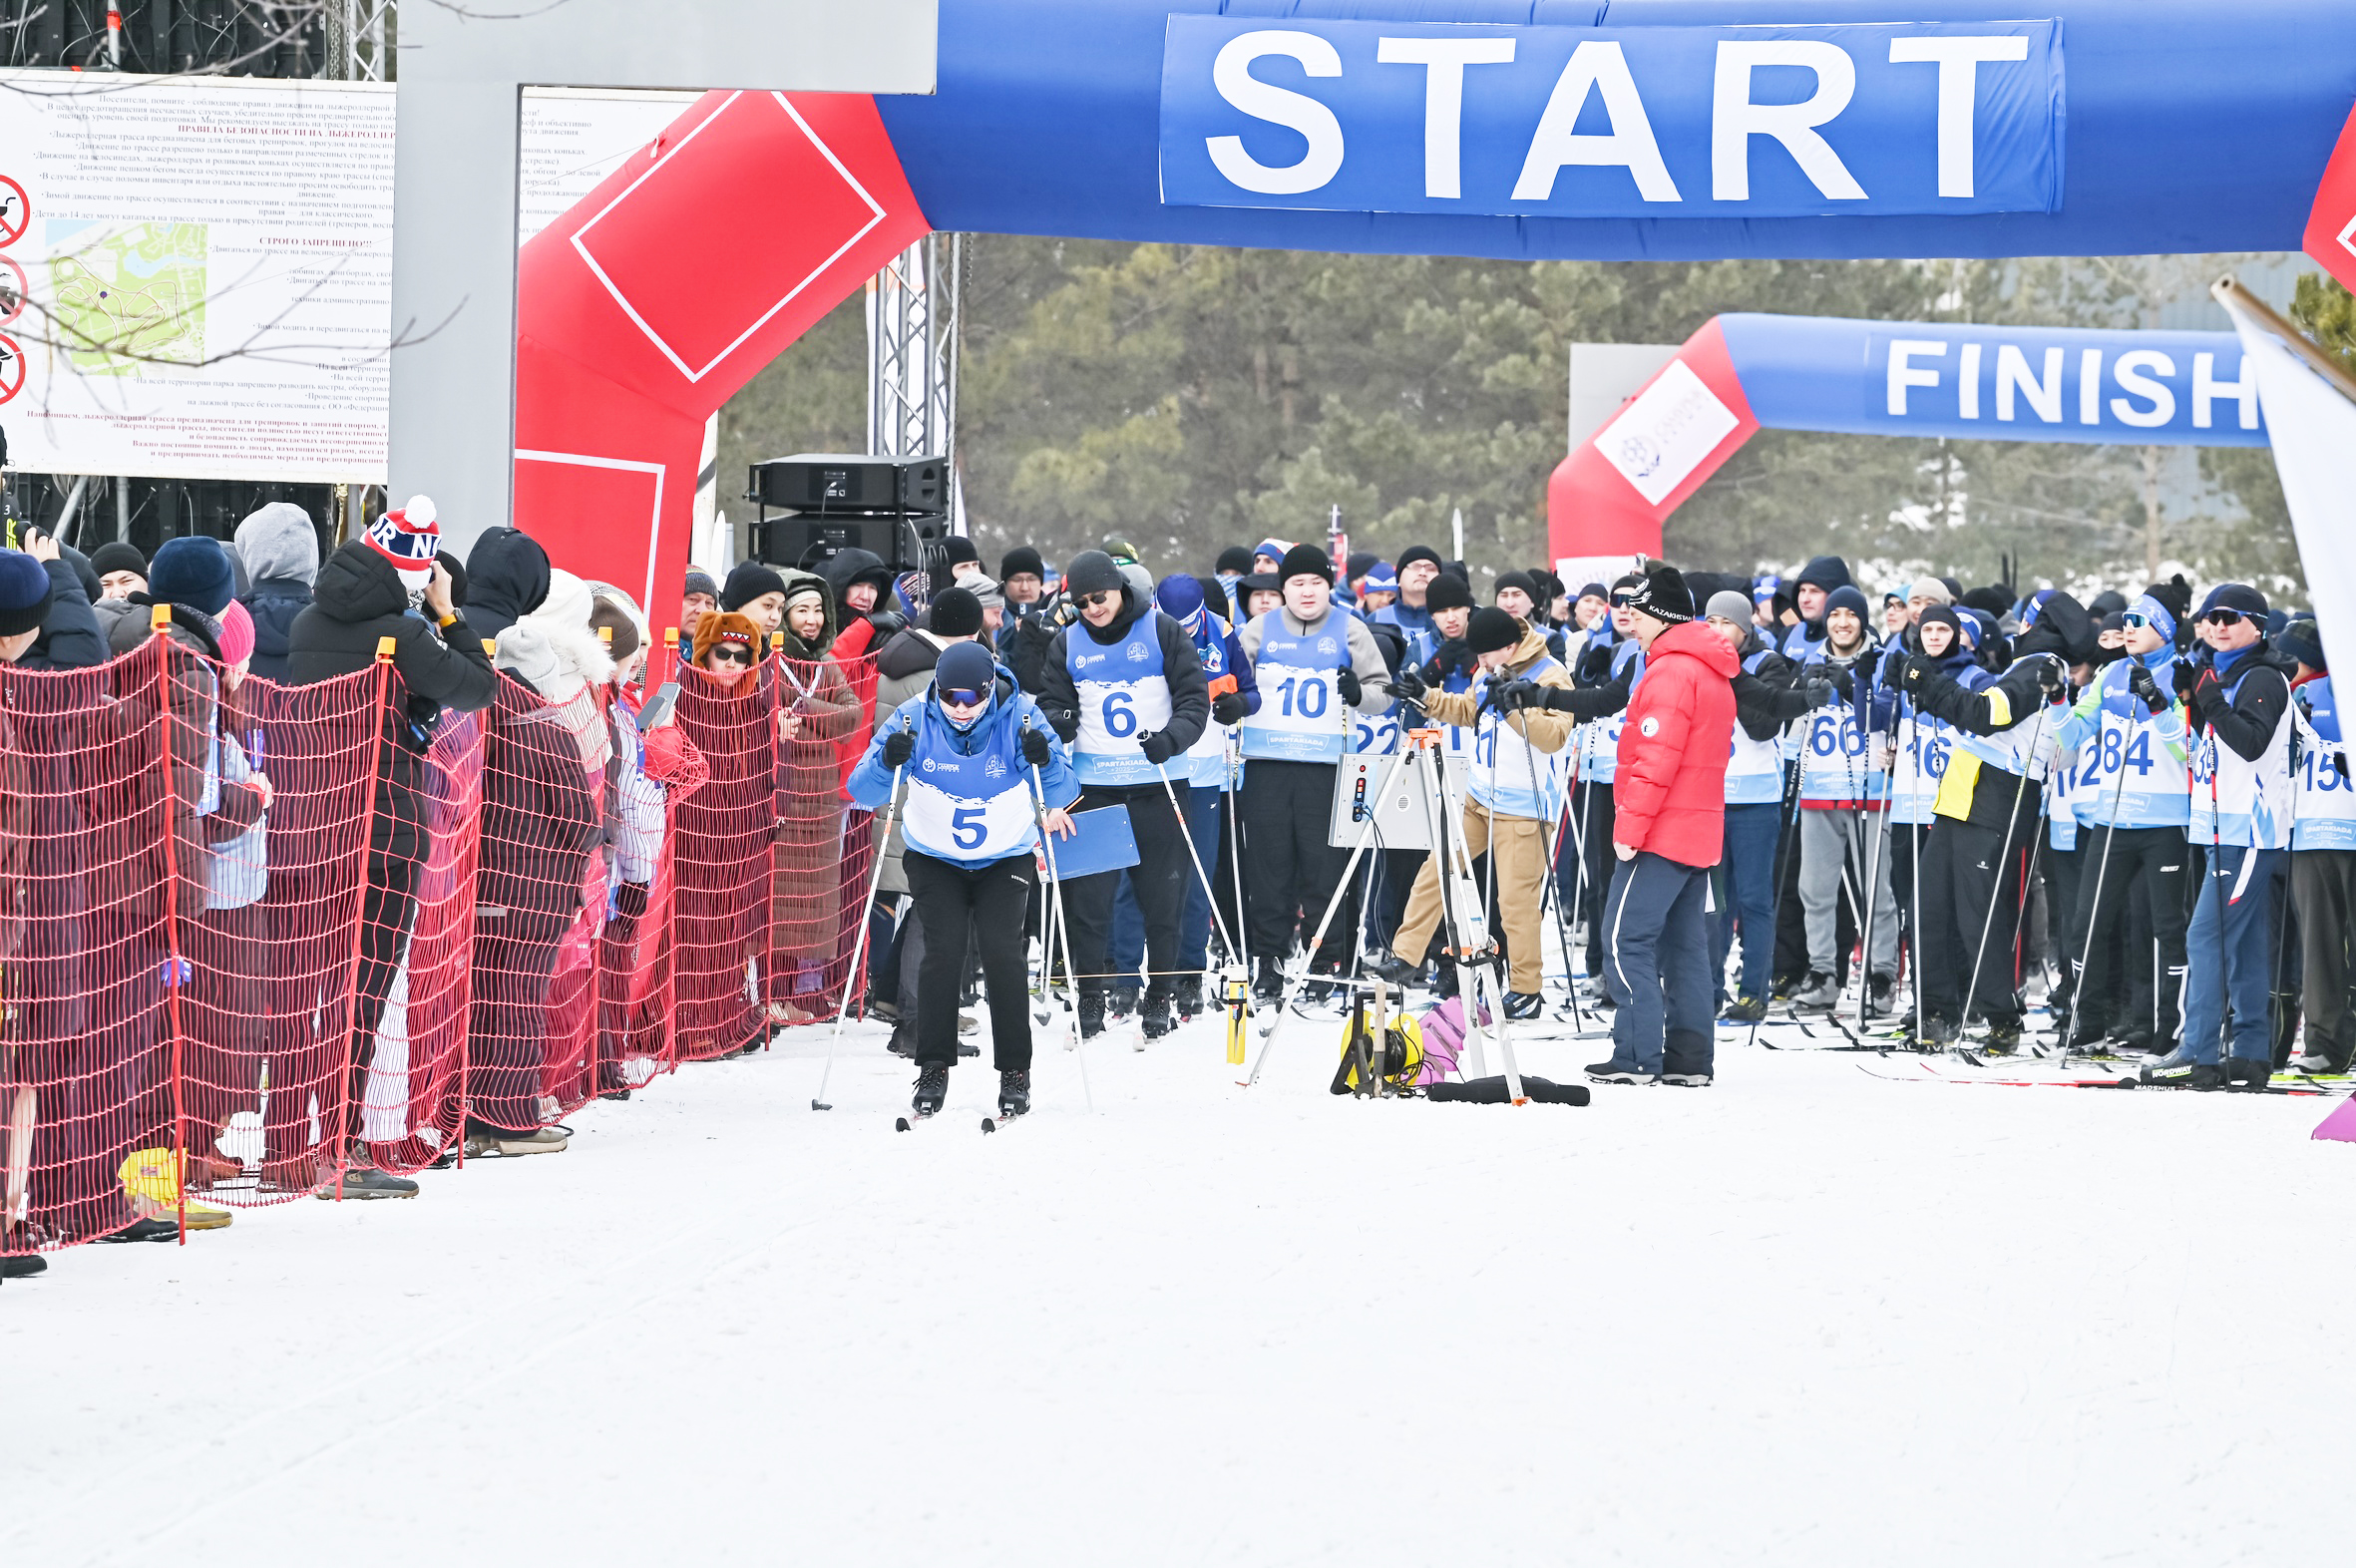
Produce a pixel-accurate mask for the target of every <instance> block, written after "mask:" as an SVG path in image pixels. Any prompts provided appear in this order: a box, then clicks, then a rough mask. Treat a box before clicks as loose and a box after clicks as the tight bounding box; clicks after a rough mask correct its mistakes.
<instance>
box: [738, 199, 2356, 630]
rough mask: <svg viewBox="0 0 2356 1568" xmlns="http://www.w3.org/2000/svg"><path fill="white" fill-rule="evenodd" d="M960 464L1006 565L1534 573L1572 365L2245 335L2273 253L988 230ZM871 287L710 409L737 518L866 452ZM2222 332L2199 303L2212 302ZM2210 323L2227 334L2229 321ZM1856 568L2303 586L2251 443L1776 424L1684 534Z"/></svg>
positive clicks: (1709, 551)
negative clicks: (1872, 256) (1292, 557)
mask: <svg viewBox="0 0 2356 1568" xmlns="http://www.w3.org/2000/svg"><path fill="white" fill-rule="evenodd" d="M968 254H969V258H970V259H969V266H970V271H969V277H968V282H967V285H966V287H967V293H966V318H967V319H966V329H965V331H966V335H965V363H964V385H963V389H962V411H961V423H960V433H959V449H960V450H959V458H960V467H961V472H962V475H963V479H964V484H965V494H966V502H967V510H968V514H969V520H970V523H971V527H972V530H973V533H974V535H975V537H976V539H977V541H978V543H979V544H980V545H981V547H982V557H983V560H984V561H985V562H988V563H990V564H992V565H993V566H994V563H995V561H996V558H997V555H998V553H999V552H1000V551H1001V550H1003V549H1004V548H1005V547H1006V546H1008V545H1011V544H1015V543H1030V544H1034V545H1036V546H1037V547H1039V548H1040V549H1041V550H1042V551H1044V552H1045V553H1046V555H1047V556H1048V559H1050V560H1061V559H1063V558H1064V557H1066V556H1068V555H1069V554H1070V553H1071V552H1072V551H1074V550H1078V549H1083V548H1086V547H1088V546H1091V545H1094V544H1095V543H1097V542H1098V541H1099V540H1101V539H1103V538H1104V537H1105V536H1107V535H1110V534H1118V535H1121V536H1122V537H1124V538H1127V539H1129V540H1131V541H1132V542H1133V543H1135V544H1136V545H1137V546H1138V548H1139V549H1140V550H1142V551H1143V552H1144V553H1145V555H1146V557H1147V558H1148V561H1149V564H1151V565H1153V566H1154V567H1155V569H1156V570H1157V571H1167V570H1175V569H1177V568H1179V567H1180V566H1191V567H1194V568H1196V569H1198V570H1199V569H1207V568H1208V566H1209V564H1210V561H1211V559H1212V557H1213V556H1214V555H1215V554H1216V552H1217V551H1218V550H1219V549H1220V548H1221V547H1223V546H1226V545H1231V544H1248V543H1250V542H1252V541H1255V540H1258V539H1261V538H1264V537H1267V536H1270V535H1275V536H1278V537H1281V538H1287V539H1296V540H1298V539H1303V538H1309V537H1322V535H1323V532H1324V528H1325V519H1326V516H1327V509H1328V508H1329V507H1330V506H1333V505H1336V504H1339V505H1340V506H1341V507H1342V509H1343V515H1344V518H1345V519H1346V521H1347V523H1348V526H1349V528H1350V532H1351V537H1352V542H1353V544H1354V545H1356V546H1358V547H1360V548H1368V549H1374V550H1379V551H1382V552H1383V553H1385V554H1386V555H1388V554H1392V553H1395V552H1396V551H1397V550H1398V549H1400V548H1402V547H1403V546H1405V545H1407V544H1410V543H1413V542H1416V541H1425V542H1430V543H1435V544H1441V545H1443V546H1444V544H1445V542H1446V539H1447V528H1448V517H1449V513H1450V511H1451V510H1452V509H1455V508H1459V507H1460V508H1462V509H1463V512H1464V517H1465V542H1466V553H1467V556H1468V558H1469V559H1470V560H1471V561H1472V562H1473V563H1474V565H1475V568H1476V576H1478V575H1479V574H1480V572H1481V571H1484V570H1485V571H1496V570H1502V569H1504V568H1505V567H1508V566H1513V565H1529V564H1534V563H1538V562H1540V561H1542V560H1544V559H1545V554H1546V552H1545V543H1544V540H1545V521H1544V519H1545V507H1544V496H1545V483H1546V476H1547V474H1548V473H1549V472H1550V471H1551V470H1552V469H1553V467H1554V465H1555V464H1556V463H1558V462H1559V461H1560V460H1561V458H1562V456H1563V453H1564V451H1565V450H1566V435H1565V428H1566V419H1567V409H1568V391H1567V387H1566V367H1567V363H1568V346H1569V345H1570V344H1571V343H1573V342H1607V343H1608V342H1635V343H1648V342H1649V343H1676V342H1681V341H1683V340H1684V339H1685V338H1686V337H1688V336H1689V335H1691V334H1692V333H1693V332H1694V331H1695V330H1696V329H1697V328H1698V327H1700V326H1701V325H1702V323H1703V322H1705V321H1707V320H1708V319H1709V318H1710V317H1711V316H1712V315H1714V314H1717V313H1718V312H1721V311H1729V310H1773V311H1782V312H1786V313H1791V314H1800V315H1833V316H1866V317H1880V318H1885V319H1894V320H1920V321H1928V320H1939V321H1982V322H1990V323H2017V324H2046V325H2068V326H2105V327H2137V326H2141V327H2152V326H2160V325H2168V326H2199V327H2209V328H2215V329H2220V330H2221V329H2223V328H2224V327H2225V325H2226V322H2225V320H2224V317H2223V313H2222V312H2221V311H2217V310H2215V308H2214V307H2213V306H2208V305H2206V304H2205V301H2204V295H2203V291H2204V290H2205V288H2206V285H2207V283H2208V282H2209V280H2210V279H2212V278H2214V277H2216V276H2218V275H2219V274H2220V273H2222V272H2225V271H2228V270H2231V269H2233V268H2235V267H2237V266H2238V267H2244V268H2247V267H2251V266H2253V265H2255V266H2257V267H2259V268H2262V269H2267V270H2271V271H2272V272H2274V273H2275V274H2277V275H2279V276H2284V277H2287V276H2288V273H2287V270H2286V267H2287V265H2288V263H2286V261H2285V259H2284V258H2281V257H2273V256H2249V255H2206V256H2190V255H2185V256H2150V257H2126V258H2107V257H2103V258H2041V259H2032V260H2007V261H1850V262H1801V261H1782V262H1774V261H1715V262H1648V263H1635V264H1629V263H1612V264H1605V263H1599V262H1589V261H1539V262H1496V261H1477V260H1458V259H1449V258H1437V257H1421V256H1365V255H1327V254H1320V253H1313V252H1303V251H1269V250H1233V249H1222V248H1215V247H1199V246H1173V245H1162V244H1119V243H1109V242H1101V241H1080V240H1060V239H1036V238H1023V237H1016V236H1001V235H977V236H971V237H970V238H969V240H968ZM2350 305H2351V301H2350V299H2349V296H2348V295H2347V293H2346V292H2345V291H2344V290H2342V289H2340V288H2339V287H2338V286H2337V285H2336V284H2330V283H2328V282H2326V281H2323V280H2320V279H2314V278H2302V279H2300V280H2299V282H2298V286H2297V295H2296V299H2295V300H2294V301H2293V302H2292V314H2293V316H2294V319H2297V320H2298V321H2299V323H2300V325H2301V326H2303V327H2305V328H2307V329H2308V330H2309V331H2311V332H2314V333H2316V334H2317V335H2318V336H2320V337H2322V338H2323V340H2324V341H2326V342H2327V343H2330V344H2331V345H2333V346H2334V347H2336V348H2339V349H2340V350H2342V351H2343V352H2345V351H2347V350H2348V349H2349V347H2350V345H2351V343H2352V342H2356V316H2352V313H2351V309H2350ZM861 309H862V306H861V302H860V300H858V299H856V298H854V299H853V300H851V301H849V302H848V303H846V304H844V305H843V306H841V307H840V308H838V309H837V310H835V311H834V312H833V313H832V314H831V315H830V316H828V317H827V318H826V320H825V321H824V322H822V323H821V324H820V326H819V327H818V328H817V329H816V330H814V331H813V332H811V333H810V334H809V335H808V336H807V337H805V338H804V339H803V340H802V341H801V342H799V343H797V344H795V345H794V347H792V348H791V349H789V350H788V351H787V352H786V354H785V355H784V356H783V357H782V358H780V359H779V360H778V361H777V362H776V363H775V364H774V365H772V366H771V367H770V368H769V369H768V370H767V371H765V372H763V373H762V374H761V375H760V376H759V377H758V378H756V379H755V380H754V381H753V382H752V383H751V384H750V385H748V386H747V387H746V388H745V389H744V390H743V391H742V392H740V393H739V394H738V395H737V396H736V398H735V399H734V400H732V401H731V402H730V403H729V405H728V407H727V408H726V410H725V411H724V412H723V414H722V416H721V444H720V476H721V485H720V492H721V505H722V506H723V508H724V509H726V510H727V511H728V512H729V514H730V516H731V517H735V516H737V515H739V514H741V513H743V512H745V511H746V510H747V508H746V507H745V504H744V503H742V502H740V501H736V500H735V499H733V498H734V497H735V496H736V495H737V493H738V492H739V491H740V490H741V488H742V480H741V476H742V475H743V474H744V472H745V467H746V465H747V464H749V463H751V462H755V461H758V460H760V459H763V458H770V457H779V456H783V455H785V454H787V453H791V452H799V451H856V450H859V449H860V448H861V446H862V445H863V444H864V440H863V436H862V430H863V428H864V407H865V397H866V368H865V367H866V338H865V328H864V324H863V319H862V315H861ZM2203 312H2205V314H2204V313H2203ZM2212 317H2213V319H2211V318H2212ZM1824 551H1834V552H1838V553H1840V554H1842V555H1845V556H1846V557H1848V558H1849V560H1850V562H1851V563H1852V565H1854V566H1856V567H1858V568H1859V569H1860V576H1861V577H1862V578H1863V579H1864V581H1865V582H1867V583H1869V584H1875V583H1883V582H1889V581H1895V580H1896V579H1898V578H1900V577H1903V576H1906V575H1910V574H1911V573H1912V572H1913V571H1915V570H1917V569H1935V570H1938V571H1942V572H1952V573H1955V574H1956V575H1958V576H1960V577H1962V578H1964V579H1965V580H1966V581H1967V582H1974V583H1977V582H1986V581H1989V580H1991V579H1993V578H1994V577H1995V576H1996V575H1997V573H1998V570H1999V567H2000V564H2001V563H2002V562H2003V561H2005V560H2007V559H2009V560H2010V561H2011V562H2013V563H2014V565H2015V574H2014V575H2015V576H2016V577H2017V578H2018V579H2019V580H2020V582H2021V584H2023V585H2027V584H2031V583H2035V582H2039V581H2048V582H2053V583H2056V584H2059V585H2063V586H2070V587H2093V586H2097V585H2103V586H2116V587H2122V588H2134V587H2137V586H2140V585H2142V584H2143V583H2145V582H2146V581H2149V580H2150V579H2151V578H2152V577H2153V576H2154V575H2155V569H2157V574H2158V575H2162V576H2163V575H2164V574H2165V573H2167V572H2169V571H2173V570H2183V571H2185V572H2187V573H2188V574H2190V575H2191V576H2192V577H2193V578H2194V579H2195V580H2196V581H2199V582H2203V583H2213V582H2217V581H2221V580H2224V579H2229V578H2238V579H2243V580H2248V581H2254V582H2257V583H2259V584H2260V585H2261V586H2262V587H2264V588H2267V589H2268V590H2269V591H2270V592H2274V593H2277V594H2282V593H2288V594H2290V595H2292V596H2294V597H2295V596H2297V595H2298V594H2299V593H2300V592H2301V591H2303V586H2302V583H2301V577H2300V572H2299V565H2298V557H2297V552H2296V550H2295V548H2294V546H2293V544H2292V540H2291V535H2290V528H2289V522H2288V518H2287V517H2286V515H2285V513H2284V511H2283V506H2282V497H2281V492H2280V490H2279V488H2278V487H2277V486H2276V483H2275V479H2274V472H2273V466H2272V461H2271V457H2270V455H2269V454H2268V453H2266V452H2265V451H2263V450H2262V449H2227V448H2217V449H2201V450H2199V451H2197V452H2192V451H2186V450H2182V449H2176V450H2172V451H2171V450H2167V449H2160V448H2140V447H2100V446H2062V445H2045V444H2038V443H2029V442H1949V441H1938V440H1917V441H1908V440H1890V439H1887V438H1879V437H1867V436H1848V435H1816V434H1806V433H1799V432H1789V431H1763V432H1761V433H1760V434H1759V435H1758V436H1757V437H1755V438H1754V439H1753V440H1752V441H1751V442H1750V443H1749V445H1748V446H1746V447H1745V448H1744V449H1743V451H1742V452H1740V453H1739V454H1738V455H1737V456H1736V457H1735V458H1734V460H1733V461H1731V462H1730V463H1728V464H1727V466H1726V467H1725V468H1724V469H1722V470H1721V471H1720V472H1719V473H1718V474H1717V475H1716V476H1714V477H1713V478H1712V479H1711V480H1710V481H1709V483H1708V484H1707V485H1705V486H1704V487H1703V488H1702V490H1701V491H1700V492H1699V493H1698V494H1696V495H1695V496H1694V498H1693V499H1692V500H1690V501H1689V502H1687V503H1686V505H1685V506H1684V507H1683V508H1682V509H1681V510H1680V511H1679V512H1678V513H1677V515H1676V516H1675V517H1674V518H1672V519H1671V522H1670V526H1669V533H1668V539H1667V554H1668V556H1669V557H1670V559H1672V560H1673V561H1675V562H1676V563H1677V564H1678V565H1680V566H1683V567H1686V568H1689V569H1703V570H1715V571H1747V570H1751V569H1753V568H1755V567H1758V566H1762V565H1765V566H1769V567H1790V566H1794V565H1796V564H1797V563H1798V562H1799V561H1801V560H1802V559H1804V558H1805V557H1808V556H1811V555H1815V554H1818V553H1821V552H1824Z"/></svg>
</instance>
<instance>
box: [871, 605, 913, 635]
mask: <svg viewBox="0 0 2356 1568" xmlns="http://www.w3.org/2000/svg"><path fill="white" fill-rule="evenodd" d="M867 623H868V624H869V625H871V626H873V627H875V628H876V640H877V641H878V642H881V641H882V640H883V639H884V638H886V637H888V636H891V635H893V634H894V633H895V632H899V631H905V630H907V629H908V617H907V616H906V615H903V614H902V613H901V612H900V611H899V610H897V609H879V610H877V611H875V612H874V613H873V614H871V615H869V616H868V617H867Z"/></svg>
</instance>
